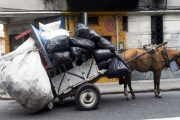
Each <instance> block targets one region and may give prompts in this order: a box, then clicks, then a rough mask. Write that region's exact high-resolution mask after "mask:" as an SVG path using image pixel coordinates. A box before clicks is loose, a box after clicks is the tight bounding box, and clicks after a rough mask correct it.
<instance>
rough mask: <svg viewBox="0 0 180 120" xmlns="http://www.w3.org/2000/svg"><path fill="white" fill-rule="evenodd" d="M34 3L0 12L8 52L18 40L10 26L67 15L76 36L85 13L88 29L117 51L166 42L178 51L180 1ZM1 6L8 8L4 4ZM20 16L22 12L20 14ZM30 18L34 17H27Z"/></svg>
mask: <svg viewBox="0 0 180 120" xmlns="http://www.w3.org/2000/svg"><path fill="white" fill-rule="evenodd" d="M15 1H16V0H15ZM33 1H34V0H32V2H30V3H29V6H26V8H25V6H22V5H17V6H16V7H14V8H13V9H16V8H19V9H20V10H19V11H17V12H16V13H14V14H13V13H12V12H11V11H8V12H7V11H6V12H4V13H1V12H0V20H1V21H3V22H4V23H6V24H5V26H4V31H5V51H6V53H8V52H10V51H12V50H13V44H14V43H13V42H14V41H15V40H13V37H14V36H15V35H17V34H14V33H13V34H11V33H12V31H11V30H10V29H11V28H12V27H10V26H11V25H13V24H17V23H19V22H21V23H24V22H28V21H31V20H32V21H33V22H32V23H33V24H35V21H36V22H38V20H39V22H40V20H42V19H47V18H48V17H50V16H57V15H59V16H64V19H63V23H64V24H63V26H64V27H63V28H65V29H66V30H68V31H70V36H74V29H75V27H76V25H77V24H78V23H80V22H82V13H83V12H86V13H87V16H88V17H87V21H88V26H89V27H90V28H92V29H93V30H95V31H96V32H97V33H98V34H99V35H101V36H103V37H105V38H107V39H108V40H109V41H111V42H112V43H113V44H114V45H115V46H117V50H120V51H121V50H124V49H129V48H142V46H143V45H145V44H160V43H162V42H165V41H168V45H167V47H169V48H172V49H179V45H180V39H179V33H180V31H179V29H180V27H179V26H180V24H179V23H180V1H178V0H151V1H149V0H121V1H115V0H111V1H108V0H105V1H102V0H98V1H97V0H96V1H94V0H91V1H89V2H87V1H86V2H83V1H81V0H74V1H71V0H51V1H47V0H44V1H42V2H40V1H34V2H33ZM2 2H3V1H2ZM6 2H7V1H6ZM18 2H21V1H18ZM2 5H3V6H4V7H5V6H7V4H6V3H5V2H3V3H2ZM30 6H32V7H30ZM25 9H26V10H28V11H32V10H34V11H38V10H42V11H44V12H47V13H48V15H47V14H46V13H42V14H41V13H38V15H40V16H37V15H36V14H35V13H32V12H29V13H28V12H26V13H27V14H25V13H23V12H22V11H23V10H25ZM49 11H53V13H49ZM60 11H61V12H60ZM7 13H8V14H7ZM18 13H21V15H19V14H18ZM4 14H6V15H5V16H6V17H7V18H8V19H9V20H7V19H6V17H1V16H2V15H4ZM45 14H46V16H45ZM29 15H31V17H28V16H29ZM22 16H23V19H22ZM7 21H9V22H7ZM3 22H2V23H3ZM18 34H19V33H18ZM23 39H24V40H25V39H26V38H22V40H20V41H21V42H20V43H18V44H21V43H22V42H23V41H24V40H23ZM14 47H15V46H14ZM175 67H176V65H175V63H172V69H176V68H175ZM133 74H134V75H133V80H142V79H152V78H153V74H152V73H151V72H147V73H139V72H137V71H135V72H133ZM179 75H180V73H179V72H175V74H173V73H171V72H170V71H169V70H167V71H163V73H162V78H164V79H168V78H176V77H179ZM101 81H107V82H108V81H117V79H107V78H103V79H101V80H100V82H101Z"/></svg>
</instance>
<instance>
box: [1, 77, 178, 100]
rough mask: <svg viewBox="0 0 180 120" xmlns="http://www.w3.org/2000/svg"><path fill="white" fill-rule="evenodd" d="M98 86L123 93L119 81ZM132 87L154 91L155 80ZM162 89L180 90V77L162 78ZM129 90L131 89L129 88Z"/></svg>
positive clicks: (2, 96) (136, 83)
mask: <svg viewBox="0 0 180 120" xmlns="http://www.w3.org/2000/svg"><path fill="white" fill-rule="evenodd" d="M95 85H97V86H98V88H99V89H100V91H101V93H102V94H115V93H123V91H124V87H123V85H119V83H118V82H110V83H95ZM132 88H133V90H134V92H135V93H137V92H153V91H154V83H153V80H138V81H132ZM160 88H161V91H170V90H180V78H177V79H161V84H160ZM128 90H129V89H128ZM0 99H3V100H9V99H11V98H10V96H9V95H8V94H7V93H2V92H0Z"/></svg>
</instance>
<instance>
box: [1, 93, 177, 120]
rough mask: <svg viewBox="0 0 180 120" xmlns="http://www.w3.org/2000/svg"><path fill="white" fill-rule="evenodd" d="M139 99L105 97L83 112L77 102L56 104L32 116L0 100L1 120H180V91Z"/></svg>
mask: <svg viewBox="0 0 180 120" xmlns="http://www.w3.org/2000/svg"><path fill="white" fill-rule="evenodd" d="M136 97H137V98H136V99H135V100H130V101H126V100H125V97H124V95H123V94H110V95H102V99H101V103H100V105H99V107H98V109H97V110H93V111H80V110H79V109H78V108H77V106H76V103H75V101H74V99H73V98H72V99H71V98H68V99H66V100H65V102H64V103H60V102H59V101H58V100H56V101H54V108H53V109H52V110H51V111H47V110H42V111H40V112H38V113H36V114H29V113H28V112H26V111H25V109H24V108H22V107H21V106H20V105H19V104H18V103H17V102H15V101H13V100H0V106H1V107H0V108H1V109H0V120H32V119H33V120H144V119H155V118H169V119H170V120H173V119H172V118H174V117H178V118H176V119H180V91H169V92H162V98H161V99H159V98H155V97H154V93H152V92H150V93H136Z"/></svg>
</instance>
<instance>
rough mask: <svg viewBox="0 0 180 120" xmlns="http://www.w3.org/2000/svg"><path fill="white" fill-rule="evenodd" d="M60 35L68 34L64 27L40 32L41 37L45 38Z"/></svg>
mask: <svg viewBox="0 0 180 120" xmlns="http://www.w3.org/2000/svg"><path fill="white" fill-rule="evenodd" d="M61 35H66V36H69V31H67V30H64V29H59V30H51V31H45V32H42V33H41V38H42V39H46V40H51V39H52V38H54V37H56V36H61Z"/></svg>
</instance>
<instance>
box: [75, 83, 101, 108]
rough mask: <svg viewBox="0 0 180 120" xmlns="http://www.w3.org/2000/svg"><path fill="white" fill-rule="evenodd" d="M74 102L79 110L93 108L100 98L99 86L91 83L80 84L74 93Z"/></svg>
mask: <svg viewBox="0 0 180 120" xmlns="http://www.w3.org/2000/svg"><path fill="white" fill-rule="evenodd" d="M75 100H76V104H77V105H78V107H79V108H80V109H81V110H94V109H96V108H97V107H98V105H99V103H100V100H101V93H100V91H99V88H98V87H97V86H95V85H93V84H90V83H85V84H82V85H81V86H80V87H79V88H78V90H77V92H76V95H75Z"/></svg>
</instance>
